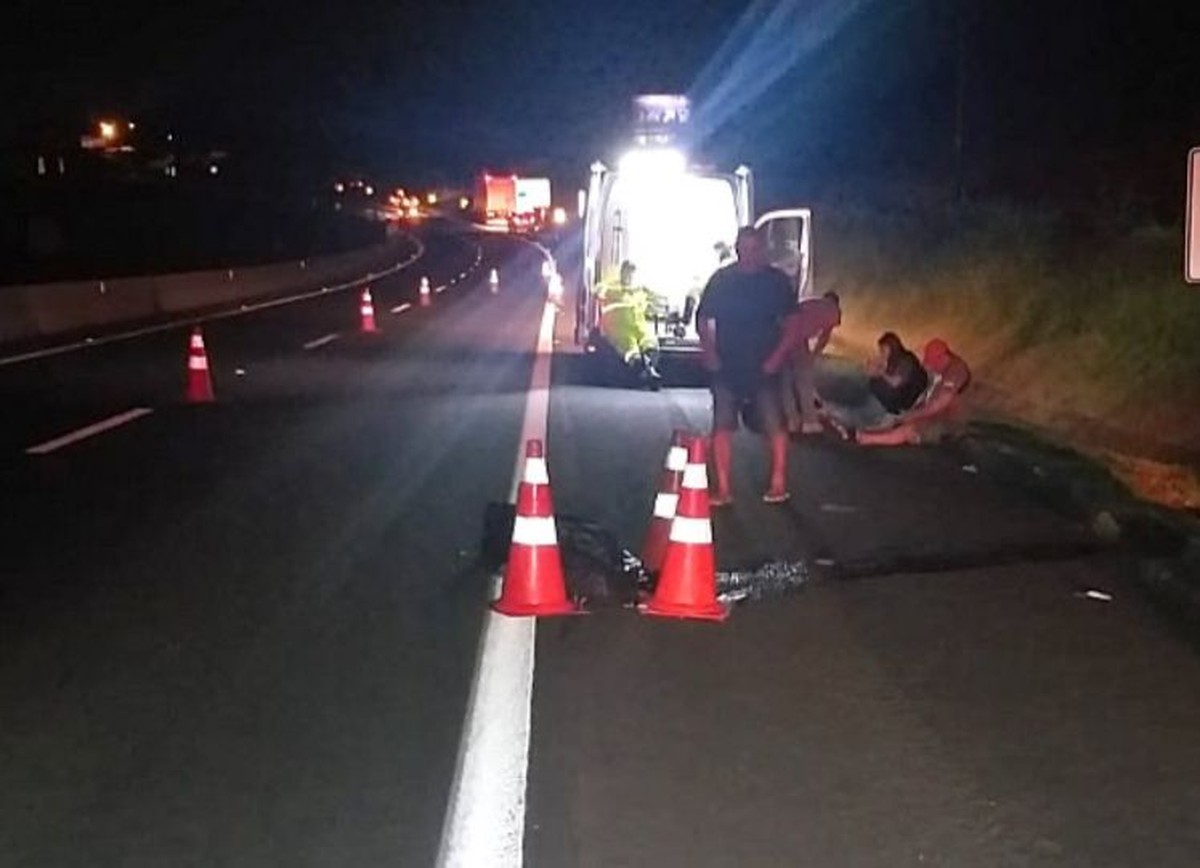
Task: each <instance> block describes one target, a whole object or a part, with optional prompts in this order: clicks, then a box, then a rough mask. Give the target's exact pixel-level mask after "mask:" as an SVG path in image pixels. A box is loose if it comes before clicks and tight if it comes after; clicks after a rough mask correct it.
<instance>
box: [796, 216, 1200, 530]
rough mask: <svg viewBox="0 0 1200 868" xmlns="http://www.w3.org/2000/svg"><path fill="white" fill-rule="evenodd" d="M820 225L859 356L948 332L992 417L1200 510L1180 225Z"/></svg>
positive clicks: (822, 256) (977, 221)
mask: <svg viewBox="0 0 1200 868" xmlns="http://www.w3.org/2000/svg"><path fill="white" fill-rule="evenodd" d="M818 217H819V219H818V223H817V245H816V250H817V255H818V261H817V270H818V275H819V278H818V279H819V283H820V285H821V286H822V287H824V288H830V287H832V288H836V289H837V290H838V291H839V292H840V293H841V295H842V299H843V308H844V312H845V313H844V326H843V328H842V329H841V334H840V337H841V340H842V342H843V344H844V348H845V349H846V351H847V352H849V353H850V354H852V355H855V354H861V353H865V352H866V351H867V350H868V349H869V348H870V347H872V346H873V342H874V339H875V337H876V336H877V335H878V334H879V333H880V332H882V331H884V330H887V329H891V330H894V331H897V332H898V333H899V334H900V335H901V337H902V338H903V339H904V340H905V342H906V343H908V344H910V345H912V346H919V345H920V344H921V343H923V342H924V341H925V340H927V339H929V338H930V337H933V336H935V335H936V336H940V337H944V338H945V339H947V340H948V341H949V342H950V343H951V345H952V346H954V347H955V348H956V349H959V350H960V351H961V352H962V353H963V355H964V356H965V357H966V358H967V359H968V360H969V362H970V363H971V365H972V367H973V368H974V370H975V373H976V382H977V386H976V388H974V389H973V397H974V401H975V403H976V404H977V406H978V407H979V408H980V410H981V411H982V412H983V413H985V414H988V415H994V416H998V417H1003V418H1008V419H1017V420H1020V421H1021V422H1023V423H1025V424H1027V425H1028V426H1031V427H1033V428H1035V429H1040V430H1043V431H1047V432H1051V433H1053V434H1054V435H1056V436H1058V437H1059V438H1061V439H1065V440H1067V441H1068V442H1070V443H1072V444H1073V445H1076V446H1079V447H1081V448H1085V449H1088V450H1090V451H1092V452H1094V453H1098V454H1103V455H1105V456H1107V457H1109V458H1110V459H1111V460H1110V465H1111V466H1113V468H1114V470H1115V471H1116V472H1117V473H1118V474H1120V475H1122V477H1123V478H1125V479H1126V480H1127V481H1129V482H1130V483H1132V484H1133V485H1134V487H1135V488H1138V489H1140V490H1142V491H1143V492H1144V493H1147V494H1149V495H1151V496H1153V497H1155V498H1156V499H1159V500H1162V501H1164V502H1170V503H1172V504H1174V505H1178V506H1188V507H1191V508H1198V507H1200V485H1197V475H1196V471H1197V468H1198V467H1200V287H1189V286H1188V285H1186V284H1185V283H1184V281H1183V277H1182V272H1183V265H1182V243H1183V242H1182V230H1181V228H1180V227H1179V226H1178V225H1175V226H1164V225H1132V224H1129V223H1126V224H1122V223H1121V222H1120V221H1119V218H1118V219H1113V220H1106V221H1103V222H1097V221H1095V220H1094V219H1093V218H1092V217H1090V216H1087V215H1085V216H1073V215H1068V214H1062V213H1046V212H1032V211H1028V210H1019V209H1017V208H1014V207H1009V206H996V205H967V206H941V207H916V206H913V207H895V208H891V209H887V210H880V209H878V208H872V209H868V208H859V207H854V206H847V205H844V204H842V205H835V206H829V207H825V208H822V209H820V210H819V211H818ZM1151 478H1153V479H1154V481H1153V482H1150V481H1149V480H1150V479H1151Z"/></svg>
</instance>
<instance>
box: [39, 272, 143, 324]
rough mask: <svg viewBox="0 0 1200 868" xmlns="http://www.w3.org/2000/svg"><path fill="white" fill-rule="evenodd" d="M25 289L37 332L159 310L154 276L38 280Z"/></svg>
mask: <svg viewBox="0 0 1200 868" xmlns="http://www.w3.org/2000/svg"><path fill="white" fill-rule="evenodd" d="M22 291H23V294H24V296H25V303H26V306H27V308H28V310H29V312H30V314H31V322H32V324H33V325H34V327H35V328H36V329H37V334H38V335H55V334H61V333H63V332H72V331H77V330H79V329H85V328H91V327H95V326H107V325H112V324H113V323H119V322H126V321H128V320H135V319H143V318H146V317H150V316H154V314H156V313H157V312H158V304H157V302H156V301H155V278H153V277H141V278H131V279H129V280H119V281H104V280H94V281H88V282H86V283H49V284H37V285H34V286H27V287H23V290H22Z"/></svg>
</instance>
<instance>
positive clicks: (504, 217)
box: [475, 173, 517, 228]
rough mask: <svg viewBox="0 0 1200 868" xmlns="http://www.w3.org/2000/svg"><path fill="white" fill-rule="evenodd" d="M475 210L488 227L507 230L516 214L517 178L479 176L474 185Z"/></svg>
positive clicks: (490, 175)
mask: <svg viewBox="0 0 1200 868" xmlns="http://www.w3.org/2000/svg"><path fill="white" fill-rule="evenodd" d="M475 210H476V212H477V213H478V215H479V217H480V218H481V219H483V220H484V222H486V223H487V224H488V225H489V226H497V227H499V226H503V227H505V228H507V227H508V221H509V218H511V217H512V215H513V214H515V213H516V212H517V176H516V175H492V174H488V173H484V174H482V175H480V176H479V177H478V178H477V179H476V183H475Z"/></svg>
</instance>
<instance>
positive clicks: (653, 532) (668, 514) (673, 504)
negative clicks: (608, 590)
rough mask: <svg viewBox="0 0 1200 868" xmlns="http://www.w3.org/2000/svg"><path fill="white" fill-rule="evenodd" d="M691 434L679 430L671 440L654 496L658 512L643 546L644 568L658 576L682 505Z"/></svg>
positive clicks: (652, 516)
mask: <svg viewBox="0 0 1200 868" xmlns="http://www.w3.org/2000/svg"><path fill="white" fill-rule="evenodd" d="M687 436H688V435H687V434H686V433H685V432H683V431H679V430H676V431H675V434H674V435H673V436H672V438H671V448H670V449H668V450H667V459H666V461H665V462H664V464H663V471H662V476H661V477H660V478H659V483H658V494H656V495H655V496H654V513H653V515H651V516H650V527H649V529H648V530H647V531H646V540H645V542H644V543H643V544H642V566H643V567H645V568H646V572H649V573H657V572H658V571H659V570H660V569H662V565H663V558H664V557H665V556H666V554H667V541H668V539H670V536H671V522H672V521H673V520H674V519H675V509H676V508H677V507H678V506H679V484H680V482H681V481H682V479H683V471H684V469H685V468H686V467H687V459H688V453H687V445H686V443H687Z"/></svg>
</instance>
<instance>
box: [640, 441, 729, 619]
mask: <svg viewBox="0 0 1200 868" xmlns="http://www.w3.org/2000/svg"><path fill="white" fill-rule="evenodd" d="M706 451H707V450H706V449H705V441H704V438H703V437H693V438H692V441H691V443H689V444H688V463H687V468H686V469H685V470H684V471H683V484H682V488H681V491H680V494H679V509H678V510H676V513H675V518H674V519H673V520H672V522H671V536H670V539H669V540H668V542H667V554H666V557H664V558H663V568H662V573H661V574H660V575H659V577H658V585H657V586H655V588H654V596H652V597H651V598H650V601H649V602H647V603H644V604H643V605H642V606H640V607H639V608H640V609H641V611H642V613H643V614H646V615H658V616H660V617H665V618H698V619H702V620H706V621H724V620H725V619H726V618H727V617H728V616H729V612H728V610H727V609H726V608H725V607H724V606H722V605H721V604H720V603H719V602H717V571H716V564H715V562H714V559H713V545H712V521H711V519H710V517H709V505H708V470H707V469H706V467H705V462H706V461H707V455H706V454H705V453H706Z"/></svg>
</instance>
